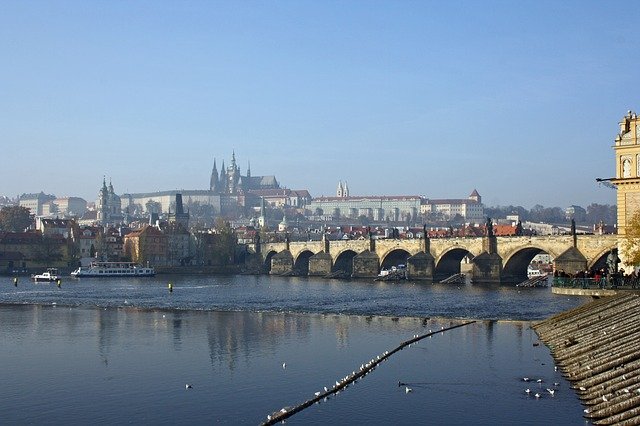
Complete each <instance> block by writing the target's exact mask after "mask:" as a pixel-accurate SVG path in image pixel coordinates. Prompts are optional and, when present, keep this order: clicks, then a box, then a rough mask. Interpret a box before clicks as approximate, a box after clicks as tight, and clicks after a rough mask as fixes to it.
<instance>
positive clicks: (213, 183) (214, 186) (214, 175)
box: [209, 158, 219, 192]
mask: <svg viewBox="0 0 640 426" xmlns="http://www.w3.org/2000/svg"><path fill="white" fill-rule="evenodd" d="M218 182H219V180H218V169H217V167H216V159H215V158H214V159H213V170H212V171H211V180H210V181H209V190H210V191H213V192H218V189H219V188H218Z"/></svg>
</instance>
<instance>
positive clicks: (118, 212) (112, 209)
mask: <svg viewBox="0 0 640 426" xmlns="http://www.w3.org/2000/svg"><path fill="white" fill-rule="evenodd" d="M96 210H97V212H98V222H99V223H100V224H101V225H115V224H119V223H122V221H123V219H124V216H123V215H122V201H121V200H120V197H119V196H118V195H116V193H115V192H114V191H113V185H112V184H111V182H109V186H108V187H107V182H106V181H105V180H104V179H102V188H100V192H99V194H98V200H97V201H96Z"/></svg>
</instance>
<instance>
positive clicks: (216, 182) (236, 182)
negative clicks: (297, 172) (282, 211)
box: [122, 153, 308, 217]
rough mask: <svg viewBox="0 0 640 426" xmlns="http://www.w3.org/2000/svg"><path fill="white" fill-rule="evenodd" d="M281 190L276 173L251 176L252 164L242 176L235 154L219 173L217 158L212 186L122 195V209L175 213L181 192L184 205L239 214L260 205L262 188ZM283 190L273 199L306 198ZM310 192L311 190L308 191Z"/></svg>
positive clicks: (227, 213) (131, 212)
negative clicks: (227, 165)
mask: <svg viewBox="0 0 640 426" xmlns="http://www.w3.org/2000/svg"><path fill="white" fill-rule="evenodd" d="M275 190H280V184H279V183H278V181H277V180H276V178H275V176H252V175H251V169H250V167H248V168H247V173H246V175H242V173H241V171H240V167H238V165H237V163H236V157H235V153H233V154H232V157H231V164H230V165H229V167H225V165H224V162H223V163H222V170H221V171H220V172H218V168H217V165H216V160H215V159H214V160H213V170H212V171H211V176H210V178H209V189H206V190H200V189H196V190H193V189H182V190H169V191H159V192H147V193H135V194H133V193H132V194H123V195H122V208H123V209H125V210H126V211H127V212H128V213H129V214H149V213H158V214H166V213H169V212H170V211H173V212H175V211H176V210H175V208H176V206H175V198H176V195H177V194H181V195H182V202H183V205H184V207H185V208H189V207H190V206H195V205H196V204H198V205H208V206H211V208H212V213H213V214H214V215H224V216H231V217H233V216H240V215H241V214H242V213H243V210H244V209H245V208H251V207H259V203H260V197H261V192H262V191H275ZM283 191H284V192H283V193H278V194H275V193H274V194H272V195H271V197H273V199H274V200H275V199H277V198H279V197H284V198H287V197H288V198H289V200H288V201H286V202H285V203H294V205H295V204H301V203H302V202H303V200H304V199H305V195H304V192H302V191H298V192H300V194H298V193H297V192H296V193H295V194H293V195H292V193H294V192H295V191H291V190H283ZM306 194H307V195H308V192H307V193H306Z"/></svg>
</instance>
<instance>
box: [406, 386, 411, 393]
mask: <svg viewBox="0 0 640 426" xmlns="http://www.w3.org/2000/svg"><path fill="white" fill-rule="evenodd" d="M412 390H413V389H411V388H410V387H409V386H405V387H404V393H409V392H411V391H412Z"/></svg>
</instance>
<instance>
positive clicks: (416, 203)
mask: <svg viewBox="0 0 640 426" xmlns="http://www.w3.org/2000/svg"><path fill="white" fill-rule="evenodd" d="M421 204H422V198H421V197H420V196H418V195H400V196H348V197H318V198H314V199H313V200H312V201H311V202H310V203H309V204H308V205H307V209H308V210H310V211H311V212H312V214H314V215H316V216H322V215H332V216H333V217H334V218H340V217H345V218H351V219H356V218H358V217H360V216H365V217H367V218H370V219H372V220H376V221H383V220H390V221H400V220H406V219H407V218H411V219H415V218H416V217H417V215H418V213H420V206H421Z"/></svg>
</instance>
